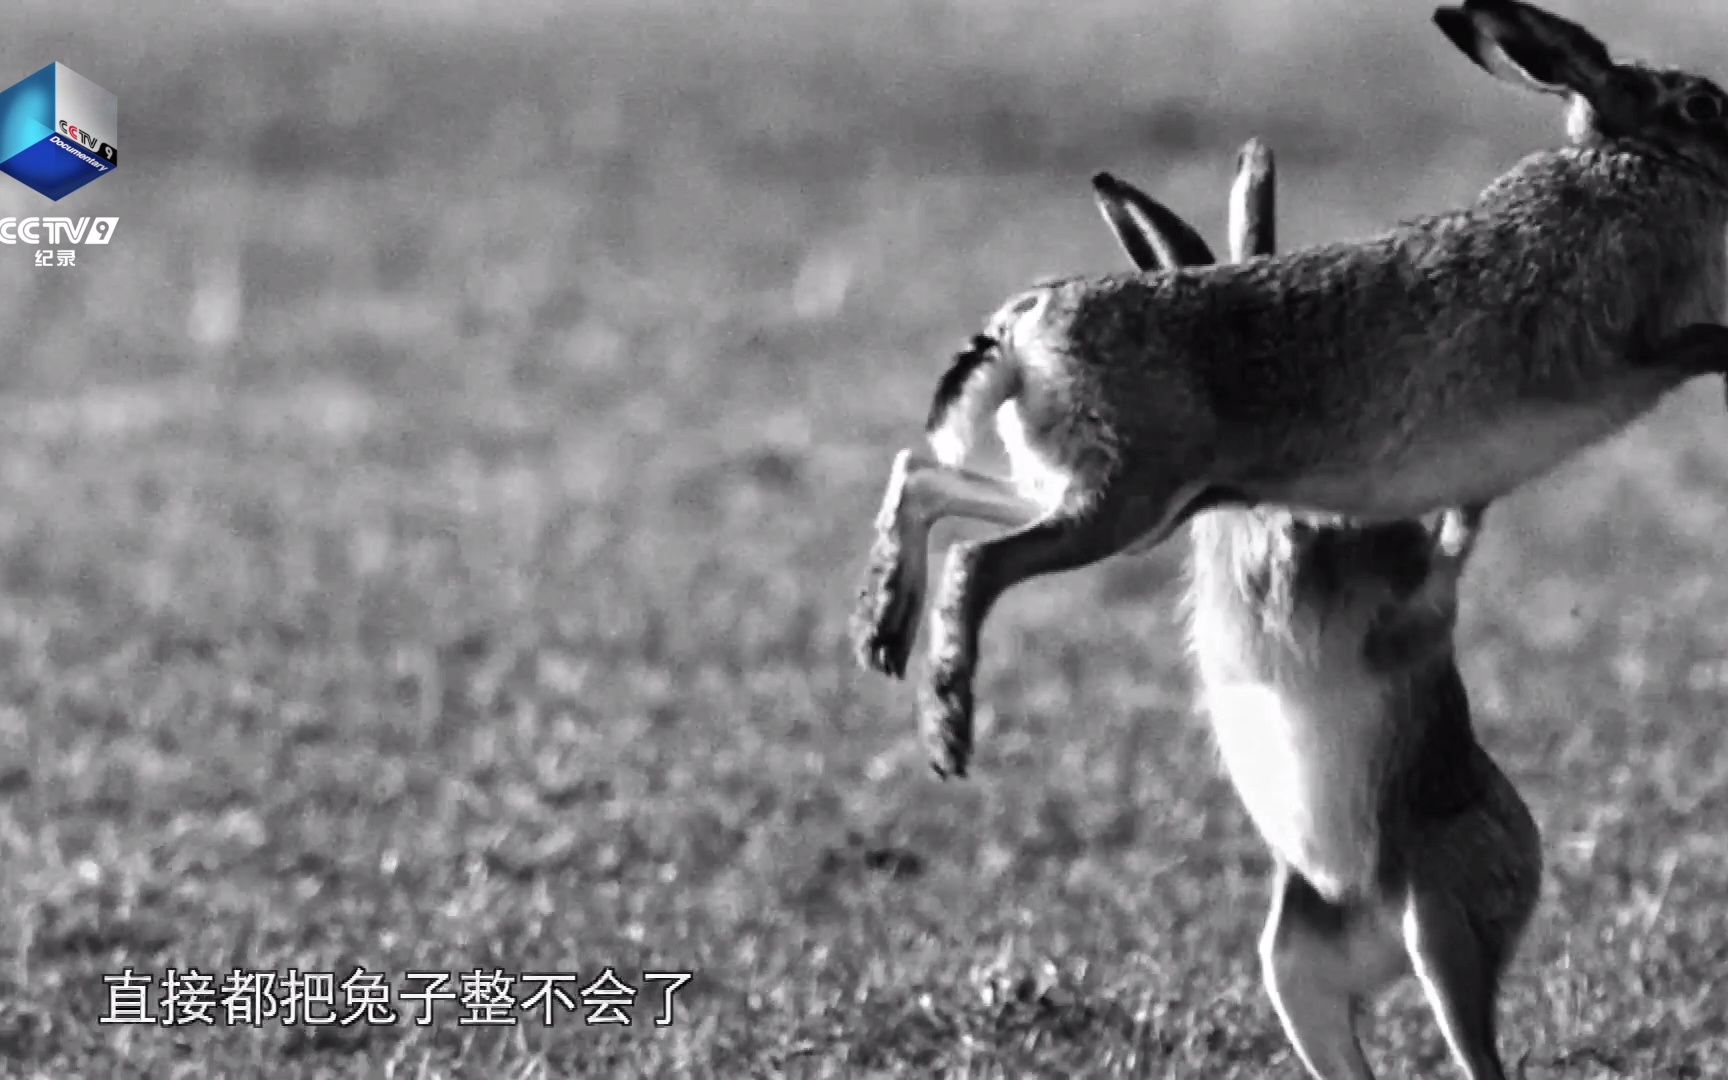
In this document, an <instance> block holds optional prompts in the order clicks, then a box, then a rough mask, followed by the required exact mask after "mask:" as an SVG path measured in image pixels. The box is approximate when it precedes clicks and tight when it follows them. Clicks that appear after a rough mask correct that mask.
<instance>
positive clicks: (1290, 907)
mask: <svg viewBox="0 0 1728 1080" xmlns="http://www.w3.org/2000/svg"><path fill="white" fill-rule="evenodd" d="M1272 184H1273V170H1272V160H1271V154H1270V152H1269V151H1267V150H1266V149H1265V148H1264V147H1262V146H1261V145H1260V144H1258V143H1257V142H1250V143H1249V144H1248V145H1247V146H1246V147H1245V148H1244V149H1243V152H1242V155H1241V157H1240V158H1239V160H1238V165H1237V176H1236V183H1235V185H1234V186H1233V188H1232V191H1231V201H1230V211H1231V212H1230V253H1231V258H1232V259H1234V260H1236V261H1238V262H1240V261H1242V260H1243V259H1246V258H1248V257H1250V256H1257V255H1265V254H1268V253H1269V252H1271V251H1272V249H1273V209H1272V203H1273V191H1272ZM1094 187H1095V188H1096V190H1097V193H1098V198H1099V203H1100V206H1101V207H1102V208H1103V209H1104V211H1105V215H1106V217H1107V218H1108V220H1109V221H1110V223H1111V226H1112V227H1113V228H1114V229H1115V231H1116V234H1117V237H1118V239H1120V240H1121V242H1122V245H1123V247H1124V248H1125V249H1126V250H1127V251H1128V253H1129V255H1130V257H1132V258H1133V259H1134V261H1135V263H1136V264H1137V265H1139V266H1141V267H1142V268H1143V269H1150V268H1152V267H1154V266H1162V267H1164V268H1172V267H1174V266H1177V265H1191V264H1199V263H1209V262H1211V261H1212V259H1211V254H1210V252H1208V251H1207V250H1206V249H1205V245H1204V243H1203V242H1202V241H1200V240H1199V238H1198V236H1197V235H1195V234H1194V232H1193V230H1192V229H1190V228H1188V227H1187V226H1186V225H1185V224H1183V223H1182V222H1181V219H1180V218H1177V217H1176V216H1175V215H1174V214H1173V213H1171V212H1170V211H1169V210H1167V209H1165V208H1164V207H1163V206H1162V205H1161V204H1159V203H1157V202H1156V201H1154V200H1152V199H1151V198H1149V197H1148V196H1146V195H1144V194H1142V193H1140V192H1139V191H1137V190H1136V189H1134V188H1132V187H1131V186H1129V185H1127V184H1123V183H1121V182H1120V181H1116V180H1114V179H1112V178H1111V177H1109V176H1107V175H1100V176H1099V177H1098V178H1097V179H1095V180H1094ZM1480 517H1481V513H1480V511H1474V512H1473V511H1469V510H1459V509H1448V510H1445V511H1442V512H1441V513H1440V514H1439V515H1438V517H1437V520H1436V521H1435V522H1434V523H1433V524H1432V525H1427V524H1424V523H1423V522H1422V521H1419V520H1402V521H1392V522H1379V523H1372V524H1364V523H1351V522H1348V521H1343V520H1338V519H1332V518H1329V517H1327V516H1323V515H1308V514H1300V513H1294V512H1292V511H1290V510H1287V509H1282V508H1274V507H1269V506H1267V507H1253V508H1237V507H1226V508H1219V509H1215V510H1213V511H1212V512H1211V513H1207V514H1202V515H1199V516H1198V517H1196V518H1195V519H1194V521H1193V523H1192V525H1191V526H1190V528H1189V532H1190V535H1191V536H1192V539H1193V551H1192V558H1191V577H1192V580H1191V584H1190V589H1189V592H1188V604H1189V628H1190V645H1191V648H1192V651H1193V655H1194V660H1195V665H1196V668H1197V673H1198V675H1199V682H1200V689H1201V692H1202V701H1203V703H1204V707H1205V709H1206V711H1207V712H1208V713H1209V715H1210V719H1211V721H1212V726H1213V730H1214V732H1215V734H1216V736H1217V742H1218V746H1219V749H1220V751H1221V753H1222V756H1223V759H1224V764H1225V767H1226V769H1227V770H1228V772H1229V774H1230V778H1231V781H1232V782H1233V783H1234V785H1235V787H1236V791H1237V794H1238V795H1239V796H1240V797H1241V799H1242V802H1243V805H1244V806H1245V807H1246V808H1247V810H1248V814H1249V816H1250V817H1251V818H1252V819H1253V821H1254V824H1255V826H1256V828H1258V830H1259V832H1260V835H1261V836H1262V837H1263V838H1264V839H1265V841H1266V843H1267V845H1268V846H1269V847H1270V848H1271V849H1272V852H1273V855H1274V858H1275V861H1276V865H1277V869H1276V873H1275V876H1274V881H1273V886H1272V910H1271V914H1270V916H1269V917H1268V919H1267V922H1266V929H1265V932H1264V933H1263V934H1262V936H1261V942H1260V955H1261V964H1262V970H1263V974H1264V978H1265V983H1266V988H1267V990H1268V992H1269V993H1270V995H1271V997H1272V1000H1273V1003H1274V1005H1275V1006H1276V1008H1277V1011H1278V1015H1279V1018H1280V1019H1281V1020H1282V1021H1283V1025H1284V1031H1285V1033H1286V1035H1288V1036H1289V1039H1290V1042H1291V1043H1292V1044H1293V1045H1294V1046H1295V1047H1296V1051H1297V1053H1298V1054H1299V1055H1300V1057H1301V1059H1302V1061H1303V1063H1304V1064H1305V1065H1306V1066H1307V1068H1308V1072H1309V1073H1310V1074H1311V1075H1312V1076H1313V1077H1315V1080H1371V1078H1372V1075H1373V1074H1372V1072H1371V1071H1370V1070H1369V1068H1368V1063H1367V1060H1366V1059H1365V1058H1364V1057H1363V1055H1362V1049H1361V1046H1360V1044H1359V1043H1358V1042H1357V1037H1356V1030H1355V1027H1356V1024H1355V1016H1356V1013H1357V1010H1358V1009H1359V1008H1360V1007H1361V1006H1362V1005H1363V1004H1365V1003H1366V1001H1367V1000H1368V999H1369V998H1370V997H1371V996H1373V995H1374V994H1376V993H1377V992H1379V991H1380V990H1381V989H1382V988H1383V987H1384V986H1385V985H1386V984H1388V983H1390V982H1391V981H1393V980H1394V979H1395V978H1397V977H1399V976H1400V975H1403V974H1406V973H1410V972H1413V973H1414V974H1415V975H1416V976H1417V977H1418V978H1419V979H1420V980H1421V983H1422V988H1423V990H1424V991H1425V993H1426V995H1427V998H1428V1003H1429V1005H1430V1006H1431V1007H1432V1009H1433V1011H1434V1015H1435V1016H1436V1017H1437V1018H1438V1020H1439V1022H1440V1029H1441V1032H1442V1033H1443V1035H1444V1036H1445V1039H1446V1043H1447V1045H1448V1046H1449V1047H1450V1049H1451V1051H1452V1055H1453V1057H1454V1059H1455V1060H1456V1061H1457V1063H1458V1065H1459V1067H1460V1068H1461V1069H1462V1070H1463V1071H1464V1075H1466V1076H1467V1077H1469V1078H1471V1080H1499V1078H1503V1077H1504V1076H1505V1072H1504V1070H1503V1068H1502V1065H1501V1062H1500V1055H1499V1051H1498V1049H1497V1046H1496V1043H1497V1039H1496V1036H1495V1014H1496V1010H1497V1005H1498V998H1499V983H1500V977H1501V974H1502V972H1503V971H1504V970H1505V968H1506V965H1507V963H1508V962H1509V961H1510V960H1511V958H1512V955H1513V952H1514V950H1515V949H1516V947H1517V944H1518V939H1519V937H1520V936H1521V935H1522V933H1523V930H1524V927H1525V925H1526V924H1527V923H1528V922H1529V920H1530V916H1531V913H1532V911H1533V910H1534V908H1535V906H1536V902H1537V897H1538V894H1539V892H1540V889H1541V880H1542V851H1541V843H1540V836H1539V834H1538V832H1537V828H1536V824H1535V822H1534V821H1532V820H1531V817H1530V812H1529V810H1528V808H1527V807H1526V806H1525V804H1524V801H1523V800H1522V799H1521V798H1520V797H1519V795H1518V792H1517V790H1516V789H1515V788H1514V787H1513V786H1512V784H1511V782H1510V781H1509V780H1507V778H1506V776H1505V775H1504V774H1503V773H1501V771H1500V770H1499V769H1498V768H1497V767H1496V766H1495V764H1494V762H1493V760H1492V759H1490V758H1489V756H1488V754H1487V753H1486V751H1484V750H1483V748H1482V747H1481V746H1480V745H1479V744H1478V743H1477V741H1476V736H1475V733H1474V731H1473V730H1472V727H1471V717H1470V704H1469V699H1468V697H1467V696H1466V694H1465V689H1464V683H1463V680H1462V678H1461V677H1460V675H1459V671H1458V665H1457V663H1456V661H1455V659H1454V657H1453V652H1452V642H1453V627H1454V624H1455V621H1456V617H1457V596H1458V594H1457V590H1458V581H1459V576H1460V574H1461V573H1462V571H1463V568H1464V565H1465V561H1466V560H1467V559H1468V557H1469V554H1470V551H1471V548H1472V546H1473V544H1474V540H1475V536H1476V532H1477V529H1478V526H1479V523H1480Z"/></svg>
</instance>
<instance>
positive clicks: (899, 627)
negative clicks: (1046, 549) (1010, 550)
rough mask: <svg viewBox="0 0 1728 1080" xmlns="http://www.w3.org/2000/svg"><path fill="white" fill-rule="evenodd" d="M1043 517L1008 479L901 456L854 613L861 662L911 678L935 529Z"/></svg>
mask: <svg viewBox="0 0 1728 1080" xmlns="http://www.w3.org/2000/svg"><path fill="white" fill-rule="evenodd" d="M1038 512H1039V511H1038V507H1037V506H1035V505H1034V504H1033V503H1032V502H1030V501H1028V500H1026V499H1023V498H1021V497H1020V495H1019V494H1018V493H1017V492H1016V491H1015V489H1014V486H1013V485H1012V484H1010V483H1009V482H1008V481H1006V480H999V479H997V478H996V477H993V476H985V475H983V474H982V473H976V472H972V471H971V470H969V469H956V468H947V467H944V466H942V465H939V464H937V462H936V461H935V460H934V459H932V458H929V457H926V456H925V455H923V454H921V453H919V452H917V451H915V450H910V449H907V450H902V451H900V453H899V454H898V455H896V456H895V458H894V465H893V468H892V469H891V470H890V472H889V477H888V487H887V490H886V491H884V492H883V495H882V506H881V509H880V510H878V511H877V514H876V540H875V542H874V544H872V546H871V548H870V561H869V565H868V567H867V568H866V571H865V579H864V585H863V587H862V588H861V589H860V590H859V594H858V604H857V607H856V608H855V609H854V611H853V614H852V641H853V646H854V648H855V649H856V650H857V655H858V662H859V663H860V664H861V665H863V666H864V667H866V668H870V669H873V670H876V671H880V672H882V673H883V674H885V675H891V676H893V677H895V678H899V677H901V676H902V675H904V674H905V673H906V662H907V659H908V658H909V657H910V655H911V652H912V642H913V639H914V638H915V637H916V636H917V632H918V616H919V614H920V612H921V610H922V609H923V606H924V589H925V582H926V579H927V577H928V573H929V571H928V564H929V547H930V528H931V526H933V525H934V524H935V523H936V522H937V521H939V520H941V519H942V518H944V517H964V518H971V519H974V520H979V521H988V522H991V523H994V524H997V525H1007V526H1016V527H1018V526H1022V525H1025V524H1026V523H1027V522H1030V521H1033V520H1035V519H1036V518H1037V517H1038Z"/></svg>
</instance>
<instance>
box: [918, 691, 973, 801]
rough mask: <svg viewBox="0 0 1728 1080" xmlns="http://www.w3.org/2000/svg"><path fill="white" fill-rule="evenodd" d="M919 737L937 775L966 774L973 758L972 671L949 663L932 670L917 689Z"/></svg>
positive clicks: (956, 775)
mask: <svg viewBox="0 0 1728 1080" xmlns="http://www.w3.org/2000/svg"><path fill="white" fill-rule="evenodd" d="M918 734H919V736H920V737H921V738H922V739H923V741H924V749H925V751H926V753H928V754H929V755H930V767H931V768H932V769H934V770H935V771H936V775H937V776H940V777H942V778H943V779H944V780H946V779H948V778H949V777H951V776H952V777H956V778H961V777H964V776H965V775H966V765H967V762H969V761H970V760H971V759H972V673H971V672H970V671H968V670H966V669H965V668H962V667H958V666H953V665H949V664H938V665H936V666H934V667H932V669H931V671H930V673H929V675H928V676H927V677H926V678H925V680H924V682H923V683H922V684H921V685H920V686H919V689H918Z"/></svg>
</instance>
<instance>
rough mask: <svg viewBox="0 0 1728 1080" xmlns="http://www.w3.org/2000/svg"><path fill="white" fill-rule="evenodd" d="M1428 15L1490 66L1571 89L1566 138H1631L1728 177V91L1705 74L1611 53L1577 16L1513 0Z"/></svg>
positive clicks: (1537, 83)
mask: <svg viewBox="0 0 1728 1080" xmlns="http://www.w3.org/2000/svg"><path fill="white" fill-rule="evenodd" d="M1434 23H1435V25H1436V26H1438V27H1439V28H1440V30H1441V31H1442V32H1443V33H1444V34H1445V35H1446V36H1447V38H1449V39H1450V40H1451V42H1452V44H1454V45H1456V46H1458V48H1459V49H1460V50H1461V51H1462V52H1463V53H1464V55H1466V56H1468V57H1469V58H1470V59H1471V60H1473V61H1475V62H1476V64H1477V65H1478V66H1479V67H1481V68H1482V69H1483V70H1484V71H1487V72H1488V73H1489V74H1491V75H1494V76H1496V77H1497V78H1500V79H1504V80H1506V81H1507V82H1511V83H1515V84H1517V85H1520V86H1527V87H1530V88H1532V89H1536V90H1540V91H1542V92H1544V93H1550V94H1558V95H1561V96H1563V97H1566V98H1568V99H1570V102H1571V106H1572V108H1571V112H1570V115H1569V117H1568V125H1567V128H1568V131H1569V132H1570V134H1571V136H1572V139H1573V141H1575V142H1578V143H1591V142H1618V143H1630V144H1634V145H1637V146H1638V147H1639V148H1640V149H1642V150H1644V151H1645V152H1647V153H1650V154H1653V155H1655V156H1658V157H1662V158H1666V159H1668V160H1672V161H1677V162H1680V163H1683V164H1687V165H1690V166H1692V167H1693V168H1696V169H1699V170H1702V171H1703V172H1705V173H1706V174H1708V175H1709V176H1710V177H1711V178H1712V179H1714V180H1716V181H1717V182H1719V183H1723V184H1728V94H1724V93H1723V91H1722V88H1721V87H1720V86H1717V85H1716V84H1715V83H1714V82H1712V81H1711V80H1709V79H1707V78H1705V77H1704V76H1702V75H1696V74H1692V73H1690V72H1685V71H1679V70H1674V69H1662V68H1655V67H1651V66H1648V65H1645V64H1642V63H1637V62H1616V61H1614V60H1613V59H1612V58H1611V57H1610V56H1609V55H1608V48H1607V46H1605V45H1603V44H1602V42H1600V41H1598V40H1597V39H1596V38H1595V37H1594V36H1593V35H1592V34H1591V33H1590V32H1589V31H1588V30H1585V29H1584V28H1583V27H1582V26H1579V25H1578V24H1577V23H1574V22H1570V21H1568V20H1566V19H1562V18H1560V17H1559V16H1557V15H1551V14H1549V13H1548V12H1546V11H1543V10H1542V9H1541V8H1538V7H1535V6H1533V5H1530V4H1526V3H1522V2H1520V0H1465V2H1464V3H1463V4H1461V5H1459V6H1456V7H1442V8H1437V9H1435V12H1434Z"/></svg>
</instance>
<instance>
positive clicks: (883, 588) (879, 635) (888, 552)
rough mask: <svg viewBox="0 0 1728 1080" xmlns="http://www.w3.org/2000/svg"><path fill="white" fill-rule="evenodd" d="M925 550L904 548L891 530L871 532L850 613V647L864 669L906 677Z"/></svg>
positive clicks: (921, 593) (920, 600) (920, 603)
mask: <svg viewBox="0 0 1728 1080" xmlns="http://www.w3.org/2000/svg"><path fill="white" fill-rule="evenodd" d="M925 546H926V545H925V544H923V543H919V544H918V545H917V546H916V547H908V546H907V545H906V543H905V542H904V541H903V540H902V538H901V537H900V535H899V533H898V530H896V529H892V528H890V529H886V530H878V531H877V533H876V542H875V543H874V544H873V545H871V548H870V562H869V565H868V566H867V567H866V568H865V576H864V584H863V586H862V587H861V588H860V589H859V590H858V603H857V606H856V607H854V608H853V610H852V645H853V649H854V650H855V652H856V655H857V657H858V663H859V664H860V665H861V666H863V667H864V668H866V669H867V670H871V671H879V672H881V673H882V674H884V675H888V676H891V677H893V678H896V679H898V678H903V677H904V676H905V674H906V664H907V661H908V659H909V658H910V657H911V655H912V643H913V642H914V641H915V640H916V639H917V637H918V617H919V615H920V613H921V612H922V611H923V609H924V588H925V577H926V575H927V570H926V566H925V561H926V558H927V556H926V553H925Z"/></svg>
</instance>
